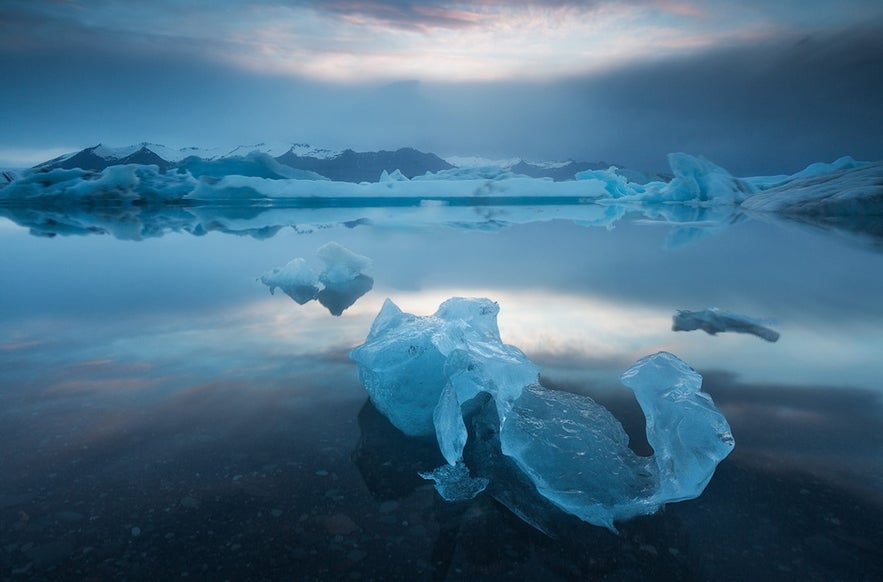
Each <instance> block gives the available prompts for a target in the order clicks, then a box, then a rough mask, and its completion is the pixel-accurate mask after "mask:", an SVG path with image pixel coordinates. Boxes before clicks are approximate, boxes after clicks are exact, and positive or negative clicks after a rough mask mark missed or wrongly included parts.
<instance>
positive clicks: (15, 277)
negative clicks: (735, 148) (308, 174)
mask: <svg viewBox="0 0 883 582" xmlns="http://www.w3.org/2000/svg"><path fill="white" fill-rule="evenodd" d="M554 202H555V201H550V202H548V203H539V202H538V201H533V204H509V205H494V204H482V205H470V204H460V205H457V204H448V205H443V204H424V205H416V206H403V207H381V206H375V207H368V208H361V207H358V206H351V207H348V208H338V207H334V206H333V205H327V204H326V205H324V206H323V207H320V208H295V209H292V208H266V207H254V206H240V207H236V208H230V207H216V206H209V205H206V206H200V207H197V208H180V207H166V208H138V209H135V210H132V209H120V208H92V209H77V210H72V209H69V208H68V209H58V208H55V209H33V208H23V207H15V208H5V209H4V210H3V212H4V214H3V215H4V216H5V217H7V218H2V219H0V244H2V245H3V249H4V251H3V252H2V253H0V269H2V273H3V285H2V286H0V321H2V326H0V387H2V388H0V406H2V407H0V411H2V415H3V416H2V423H0V458H2V459H3V467H4V469H5V471H4V480H3V485H2V486H0V519H2V522H3V524H4V527H3V528H2V533H0V536H2V538H3V539H2V540H0V567H2V572H3V575H4V577H12V576H17V575H18V576H23V577H28V576H31V577H50V578H51V577H59V578H60V577H85V578H88V577H93V578H114V577H117V578H137V577H148V576H149V577H163V578H167V577H176V578H178V577H181V576H182V575H183V574H185V573H186V574H187V575H188V576H197V577H203V578H244V577H252V578H255V577H258V578H259V577H269V578H284V577H290V576H294V577H298V578H302V579H327V578H329V577H337V576H345V577H352V578H357V577H361V578H363V579H378V578H400V579H449V580H457V579H475V578H481V579H511V578H522V579H528V578H533V579H550V580H555V579H559V580H569V579H592V578H605V577H606V578H609V579H618V580H644V579H713V578H721V579H732V578H734V577H745V578H747V577H751V576H753V577H756V578H759V579H768V578H770V577H773V578H775V577H780V578H807V579H875V578H878V577H880V575H881V574H883V557H881V554H880V551H879V549H878V548H879V547H880V545H881V544H880V541H881V540H880V531H879V524H880V523H881V522H883V495H881V493H880V492H881V491H883V454H881V450H883V447H881V444H883V442H881V439H883V422H881V420H880V419H881V415H880V412H881V401H883V386H881V384H880V382H881V380H880V379H881V378H883V361H881V358H880V357H879V354H880V353H881V351H883V309H881V307H880V305H879V297H881V294H883V253H881V251H880V248H881V245H880V242H879V239H878V238H876V237H875V236H874V232H873V231H871V232H870V234H869V232H868V229H859V230H858V231H857V230H856V229H854V228H842V221H840V222H841V224H839V225H838V224H836V222H837V221H834V222H835V223H834V224H828V223H819V222H815V223H812V224H807V222H806V221H802V222H798V221H781V220H777V219H774V218H772V217H768V216H760V217H758V216H754V215H750V214H742V213H740V212H737V211H733V210H732V209H730V208H723V209H721V208H686V209H685V208H670V207H663V208H659V209H654V210H653V211H652V212H649V211H647V210H646V209H645V210H641V209H636V208H634V207H619V206H612V205H595V204H555V203H554ZM194 216H196V218H194ZM176 225H178V226H180V225H184V227H181V228H176ZM193 225H196V226H193ZM838 226H839V227H841V228H838ZM847 226H848V225H847ZM71 235H75V236H71ZM330 242H337V243H339V244H341V245H343V246H345V247H346V248H348V249H350V250H352V251H353V252H355V253H358V254H359V255H363V256H365V257H370V258H371V259H373V262H372V263H371V264H370V266H368V267H367V268H365V270H364V274H365V275H366V276H370V277H371V278H372V279H373V287H371V288H369V289H368V290H367V291H366V292H364V293H362V294H361V295H359V296H358V297H356V298H355V299H354V301H353V303H352V304H350V305H348V306H347V307H345V308H344V309H343V310H342V311H341V313H340V314H339V316H333V315H332V313H329V309H328V308H326V306H325V305H323V304H321V303H320V302H318V301H309V302H305V303H304V304H303V305H300V304H298V303H297V302H295V301H293V300H292V299H291V298H290V297H289V296H287V295H285V294H284V293H277V294H275V295H270V293H269V292H268V289H267V286H265V285H264V284H263V283H261V281H260V277H261V275H262V274H264V273H267V272H268V271H269V272H272V269H274V268H277V267H279V266H282V265H286V264H288V263H289V261H291V260H292V259H294V258H297V257H308V258H309V257H314V256H315V255H316V251H317V249H320V248H322V247H323V245H326V244H327V243H330ZM452 296H465V297H491V298H493V299H494V300H496V301H497V302H498V303H499V305H500V309H501V312H500V316H499V324H500V333H501V336H502V339H503V341H504V342H505V343H507V344H512V345H515V346H518V347H519V348H520V349H521V350H522V351H524V353H525V354H526V355H527V356H529V357H530V359H531V361H533V362H535V363H536V364H537V365H539V366H540V367H541V368H542V370H543V373H542V378H541V379H542V383H543V385H544V386H548V387H550V388H554V389H555V390H559V391H562V392H564V393H567V392H571V393H574V394H578V395H585V396H590V397H591V398H593V399H594V400H595V401H597V402H599V403H600V404H602V405H603V406H605V407H606V408H607V409H609V410H610V411H611V412H612V413H613V414H614V416H616V418H617V419H619V420H620V422H621V423H622V424H623V427H624V429H625V431H626V432H627V433H628V435H629V437H630V441H631V443H630V446H631V447H632V448H633V449H634V451H635V453H636V454H637V455H640V456H647V455H649V454H651V452H652V450H651V449H650V447H649V444H648V443H647V442H646V438H645V437H644V436H643V435H644V425H643V422H644V421H643V415H642V414H641V411H640V407H639V406H638V404H637V402H636V401H635V400H634V397H633V396H632V395H631V393H630V391H629V390H627V389H626V388H624V387H623V386H621V384H620V383H619V380H618V377H619V375H620V374H621V372H622V371H623V370H625V369H626V368H628V367H629V366H630V365H631V364H633V363H634V362H635V361H637V360H638V359H640V358H641V357H643V356H645V355H647V354H650V353H655V352H658V351H662V350H665V351H668V352H671V353H673V354H676V355H677V356H678V357H680V358H681V359H683V360H684V361H685V362H687V363H688V364H689V365H691V366H692V367H694V368H695V369H696V370H698V371H699V372H700V373H701V374H702V376H703V390H704V391H706V392H708V393H709V394H711V395H712V396H713V398H714V402H715V404H716V405H717V406H718V407H719V408H720V410H721V411H722V412H723V413H724V415H725V416H726V418H727V420H728V422H729V424H730V425H731V428H732V432H733V435H734V437H735V439H736V442H737V446H736V448H735V449H734V450H733V452H732V453H731V454H730V455H729V456H728V457H727V458H726V459H725V460H724V461H723V462H722V463H721V464H720V465H719V466H718V468H717V471H716V473H715V475H714V477H713V478H712V479H711V482H710V483H709V485H708V487H707V489H706V491H705V492H704V493H703V494H702V496H700V497H699V498H697V499H693V500H690V501H685V502H682V503H677V504H672V505H668V506H666V508H665V509H664V510H663V511H661V512H660V513H657V514H655V515H651V516H644V517H638V518H635V519H632V520H629V521H624V522H622V523H618V524H617V527H618V530H619V535H614V534H612V533H610V532H609V531H607V530H606V529H604V528H599V527H595V526H592V525H590V524H586V523H583V522H581V521H579V520H578V519H576V518H573V517H568V516H566V515H559V514H558V513H555V512H554V511H551V510H549V511H548V512H547V513H545V514H543V515H542V516H541V518H539V519H542V520H543V525H544V526H545V528H546V529H548V530H549V533H552V534H554V535H553V536H549V535H546V533H543V532H541V531H539V530H537V529H536V528H534V527H531V526H530V525H528V524H527V523H525V522H524V521H522V520H521V519H519V517H518V516H517V515H515V514H514V513H513V512H512V511H510V510H509V509H507V508H506V507H504V506H503V505H502V504H501V503H499V502H498V501H496V500H495V499H494V498H493V497H491V496H490V495H483V494H479V495H478V496H477V497H476V498H475V499H473V500H471V501H468V502H459V503H448V502H445V501H444V500H442V499H440V498H439V496H438V495H437V493H436V492H435V490H434V488H433V485H432V483H431V482H428V481H425V480H424V479H421V478H420V477H419V475H418V473H419V472H425V471H431V470H433V469H434V468H436V467H438V466H440V465H442V464H443V463H444V458H443V457H442V456H441V453H440V452H439V451H438V445H437V443H436V442H434V438H432V439H428V440H427V439H420V438H407V437H405V436H404V435H403V434H402V433H401V432H400V431H398V430H397V429H395V428H394V427H393V426H392V425H391V424H390V423H389V421H388V420H387V419H386V418H384V417H383V415H381V414H380V413H379V412H378V411H377V410H376V409H375V408H374V407H373V406H372V405H371V404H370V403H368V402H367V396H366V394H365V392H364V390H363V388H362V386H361V385H360V382H359V379H358V376H357V374H356V367H355V365H354V364H353V362H352V361H350V360H349V358H348V357H347V353H348V352H349V350H350V349H352V348H353V347H355V346H357V345H359V344H360V343H362V342H363V341H364V339H365V337H366V335H367V333H368V330H369V328H370V325H371V322H372V321H373V319H374V317H375V316H376V315H377V313H378V312H379V311H380V309H381V306H382V305H383V302H384V300H385V299H386V298H387V297H389V298H392V299H394V300H395V302H396V303H397V304H398V305H400V306H401V307H402V308H403V309H405V310H407V311H409V312H412V313H419V314H429V313H432V312H433V311H435V309H436V307H437V306H438V305H439V304H440V303H441V302H442V301H443V300H445V299H447V298H449V297H452ZM713 305H714V306H719V307H721V308H725V309H730V310H733V311H735V312H738V313H745V314H751V315H752V316H757V317H761V318H764V319H767V318H768V319H773V320H775V321H776V330H777V331H778V332H780V333H781V337H780V339H779V341H778V342H776V343H774V344H773V343H768V342H765V341H761V340H759V339H758V338H756V337H751V336H748V335H743V334H721V335H719V336H714V337H713V336H709V335H707V334H705V333H675V332H673V331H672V329H671V323H672V316H673V315H674V314H675V313H676V312H677V311H678V310H681V309H691V310H701V309H704V308H707V307H709V306H713ZM476 444H477V445H478V446H479V447H481V446H485V443H483V442H478V443H476ZM479 452H480V451H479ZM498 469H499V470H500V471H506V470H509V468H507V467H505V466H503V467H499V468H498ZM524 499H525V498H524V497H518V498H516V499H513V500H510V501H511V505H514V506H516V507H517V504H518V503H519V502H523V500H524Z"/></svg>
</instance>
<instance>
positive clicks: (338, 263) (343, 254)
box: [316, 241, 373, 285]
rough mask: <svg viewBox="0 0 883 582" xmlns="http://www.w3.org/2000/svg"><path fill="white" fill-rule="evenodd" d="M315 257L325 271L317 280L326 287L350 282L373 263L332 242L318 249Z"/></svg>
mask: <svg viewBox="0 0 883 582" xmlns="http://www.w3.org/2000/svg"><path fill="white" fill-rule="evenodd" d="M316 256H317V257H319V258H320V259H321V260H322V262H324V263H325V270H324V271H322V273H320V274H319V279H320V280H321V281H322V282H323V283H325V284H326V285H328V284H329V283H331V284H333V283H345V282H347V281H352V280H353V279H355V278H356V277H358V276H359V275H360V274H362V271H364V270H365V269H369V268H370V267H371V264H372V262H373V261H371V259H369V258H368V257H365V256H362V255H357V254H356V253H354V252H353V251H351V250H349V249H348V248H346V247H345V246H343V245H341V244H338V243H336V242H334V241H332V242H329V243H325V244H324V245H322V246H321V247H319V249H318V250H317V251H316Z"/></svg>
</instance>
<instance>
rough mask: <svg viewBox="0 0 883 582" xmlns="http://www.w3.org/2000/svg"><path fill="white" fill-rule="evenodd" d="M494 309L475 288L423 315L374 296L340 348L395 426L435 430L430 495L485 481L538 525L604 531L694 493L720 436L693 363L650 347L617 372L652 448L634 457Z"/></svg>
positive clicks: (459, 494) (728, 439) (717, 452)
mask: <svg viewBox="0 0 883 582" xmlns="http://www.w3.org/2000/svg"><path fill="white" fill-rule="evenodd" d="M498 313H499V305H498V304H497V303H496V302H494V301H491V300H490V299H486V298H460V297H454V298H451V299H448V300H447V301H445V302H444V303H442V304H441V305H440V306H439V308H438V310H437V311H436V312H435V313H434V314H432V315H428V316H417V315H413V314H409V313H405V312H404V311H402V310H401V309H400V308H399V307H398V306H397V305H396V304H395V303H394V302H393V301H392V300H390V299H387V300H386V301H385V303H384V305H383V307H382V309H381V310H380V313H379V314H378V315H377V317H376V318H375V320H374V322H373V324H372V326H371V329H370V331H369V333H368V336H367V337H366V339H365V342H364V343H363V344H361V345H360V346H358V347H356V348H354V349H353V350H352V351H351V352H350V357H351V358H352V359H353V360H354V361H355V363H356V364H357V368H358V374H359V379H360V381H361V382H362V385H363V386H364V387H365V390H366V391H367V392H368V395H369V397H370V400H371V402H372V403H373V404H374V406H375V407H376V408H377V409H378V410H379V411H380V412H381V413H382V414H383V415H384V416H386V417H387V418H388V419H389V421H390V422H391V423H392V424H393V425H394V426H395V427H396V428H398V429H399V430H400V431H401V432H402V433H404V434H405V435H409V436H428V435H434V436H435V438H436V441H437V443H438V447H439V450H440V452H441V454H442V456H443V457H444V459H445V461H446V462H447V464H446V465H442V466H441V467H439V468H437V469H436V470H434V471H431V472H427V473H422V474H421V475H422V476H423V477H424V478H426V479H431V480H433V481H434V482H435V486H436V489H437V491H438V492H439V494H440V495H441V496H442V497H443V498H444V499H446V500H449V501H458V500H465V499H470V498H472V497H474V496H475V495H478V494H479V493H481V492H482V491H484V490H487V491H489V492H490V494H491V495H493V496H494V497H495V498H497V499H498V500H499V501H500V502H501V503H503V504H504V505H506V506H507V507H509V508H510V509H511V510H512V511H513V512H515V513H516V514H517V515H518V516H519V517H521V518H522V519H524V520H525V521H526V522H528V523H530V524H532V525H534V526H535V527H537V528H538V529H540V530H542V531H548V528H547V527H546V525H544V522H545V521H546V518H547V513H548V511H549V507H553V508H555V509H556V510H558V511H563V512H565V513H569V514H572V515H575V516H576V517H578V518H580V519H582V520H583V521H586V522H588V523H592V524H595V525H599V526H603V527H606V528H608V529H610V530H611V531H616V527H615V522H616V521H622V520H626V519H630V518H633V517H636V516H638V515H646V514H652V513H655V512H656V511H658V510H659V508H660V507H662V506H663V505H665V504H666V503H670V502H675V501H682V500H686V499H692V498H695V497H697V496H699V495H700V494H701V493H702V491H703V490H704V489H705V486H706V485H707V484H708V482H709V480H710V479H711V476H712V474H713V473H714V469H715V468H716V466H717V464H718V463H719V462H720V461H721V460H723V459H724V458H725V457H726V456H727V455H728V454H729V452H730V451H731V450H732V449H733V446H734V440H733V437H732V434H731V432H730V428H729V425H728V424H727V421H726V419H725V418H724V416H723V415H722V414H721V413H720V411H719V410H718V409H717V408H716V407H715V406H714V403H713V402H712V400H711V397H710V396H709V395H708V394H705V393H704V392H702V391H701V382H702V378H701V376H700V375H699V374H698V373H697V372H696V371H695V370H693V369H692V368H690V367H689V366H688V365H687V364H685V363H684V362H682V361H681V360H680V359H678V358H677V357H676V356H674V355H672V354H669V353H666V352H660V353H657V354H654V355H651V356H648V357H646V358H643V359H642V360H640V361H638V362H637V363H636V364H635V365H634V366H632V367H631V368H629V369H628V370H627V371H626V372H625V373H623V375H622V378H621V380H622V383H623V384H624V385H625V386H626V387H628V388H630V389H631V390H632V391H633V392H634V393H635V396H636V398H637V400H638V403H639V405H640V406H641V409H642V410H643V412H644V414H645V416H646V420H647V439H648V442H649V443H650V444H651V446H652V447H653V449H654V451H655V452H654V454H653V455H652V456H650V457H641V456H638V455H637V454H635V453H634V452H633V451H632V450H631V449H630V448H629V446H628V443H629V439H628V435H627V434H626V432H625V431H624V430H623V428H622V425H621V424H620V423H619V421H618V420H616V418H615V417H614V416H613V415H612V414H610V412H609V411H607V409H605V408H604V407H603V406H601V405H599V404H597V403H596V402H595V401H594V400H592V399H591V398H589V397H588V396H583V395H579V394H572V393H565V392H560V391H556V390H550V389H547V388H545V387H543V386H542V385H541V384H540V380H539V373H540V368H539V367H538V366H537V365H536V364H534V363H533V362H531V361H530V359H529V358H528V357H527V356H526V355H525V354H524V353H523V352H522V351H521V350H519V349H518V348H517V347H515V346H512V345H508V344H505V343H503V341H502V339H501V337H500V332H499V327H498V325H497V315H498ZM489 435H490V436H489ZM476 447H478V448H476ZM476 450H478V451H479V452H478V453H476Z"/></svg>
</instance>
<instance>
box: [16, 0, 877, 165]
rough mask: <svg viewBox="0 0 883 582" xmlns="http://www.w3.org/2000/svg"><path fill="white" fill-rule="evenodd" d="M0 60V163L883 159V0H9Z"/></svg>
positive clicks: (742, 162)
mask: <svg viewBox="0 0 883 582" xmlns="http://www.w3.org/2000/svg"><path fill="white" fill-rule="evenodd" d="M0 71H2V73H3V74H2V77H0V167H23V166H28V165H32V164H36V163H39V162H41V161H44V160H46V159H48V158H50V157H53V156H54V155H58V154H60V153H65V152H70V151H76V150H79V149H81V148H83V147H87V146H92V145H96V144H97V143H104V144H106V145H110V146H123V145H129V144H132V143H138V142H142V141H148V142H154V143H161V144H164V145H167V146H170V147H186V146H200V147H213V146H226V145H236V144H256V143H260V142H285V141H290V142H301V143H309V144H311V145H314V146H317V147H330V148H337V149H342V148H346V147H351V148H353V149H356V150H358V151H369V150H377V149H396V148H399V147H405V146H412V147H417V148H418V149H421V150H423V151H432V152H435V153H437V154H439V155H443V156H453V155H459V156H472V155H474V156H484V157H490V158H511V157H522V158H525V159H528V160H533V161H548V160H566V159H576V160H583V161H606V162H609V163H615V164H618V165H623V166H627V167H633V168H636V169H643V170H662V169H665V167H666V161H665V160H666V158H665V156H666V154H667V153H669V152H675V151H685V152H688V153H691V154H697V155H702V156H705V157H707V158H709V159H711V160H712V161H714V162H716V163H718V164H720V165H722V166H724V167H725V168H727V169H729V170H730V171H732V172H733V173H735V174H738V175H752V174H775V173H790V172H793V171H797V170H799V169H801V168H802V167H804V166H806V165H807V164H809V163H811V162H815V161H831V160H833V159H835V158H837V157H839V156H842V155H852V156H853V157H856V158H858V159H867V160H879V159H883V140H880V137H879V136H880V135H883V107H881V106H880V103H883V3H881V2H879V0H837V1H831V0H799V1H798V0H781V1H779V2H768V1H766V0H740V1H727V0H706V1H702V2H699V1H698V0H583V1H578V0H512V1H506V2H504V1H500V0H477V1H473V2H452V1H448V0H432V1H429V2H417V1H414V0H349V1H348V0H330V1H322V2H319V1H311V0H289V1H282V0H257V1H248V2H246V1H244V0H156V1H152V2H136V1H127V0H3V2H2V3H0Z"/></svg>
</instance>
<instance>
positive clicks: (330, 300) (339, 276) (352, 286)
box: [259, 241, 374, 315]
mask: <svg viewBox="0 0 883 582" xmlns="http://www.w3.org/2000/svg"><path fill="white" fill-rule="evenodd" d="M316 257H318V258H319V259H320V260H321V262H322V263H324V269H322V270H321V271H317V269H315V268H314V267H313V266H311V265H310V264H309V262H308V261H307V259H305V258H303V257H297V258H294V259H292V260H290V261H289V262H288V263H287V264H286V265H285V266H283V267H275V268H273V269H271V270H269V271H266V272H265V273H263V274H262V275H261V276H260V277H259V279H260V281H261V283H263V284H264V285H266V286H267V287H269V288H270V294H271V295H273V294H274V293H275V291H276V288H279V289H282V291H283V292H284V293H285V294H286V295H288V296H289V297H291V298H292V299H293V300H294V301H295V302H296V303H297V304H299V305H304V304H306V303H308V302H310V301H312V300H314V299H315V300H317V301H319V303H321V304H322V305H323V306H325V307H326V308H327V309H328V311H330V312H331V314H332V315H341V314H342V313H343V312H344V310H346V309H347V308H348V307H350V306H351V305H353V304H354V303H355V302H356V301H357V300H358V299H359V298H360V297H361V296H362V295H364V294H365V293H367V292H368V291H370V290H371V289H372V288H373V287H374V279H372V278H371V277H369V276H368V275H365V274H364V273H362V271H363V270H365V269H368V268H370V267H371V265H372V263H373V261H372V260H371V259H370V258H368V257H365V256H362V255H359V254H356V253H354V252H352V251H351V250H349V249H348V248H346V247H344V246H343V245H341V244H339V243H336V242H334V241H332V242H328V243H325V244H324V245H322V246H321V247H319V249H318V250H317V251H316Z"/></svg>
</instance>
